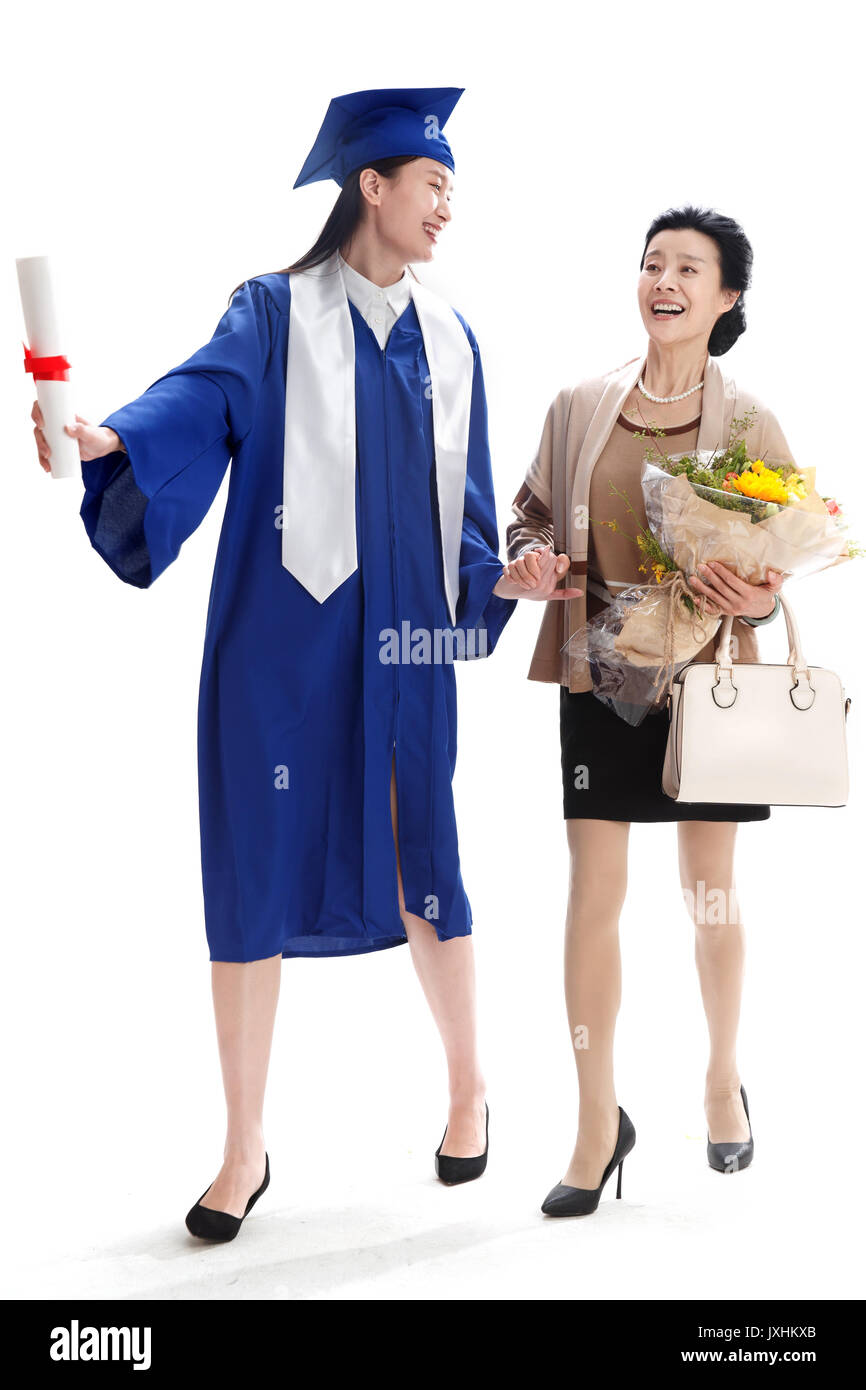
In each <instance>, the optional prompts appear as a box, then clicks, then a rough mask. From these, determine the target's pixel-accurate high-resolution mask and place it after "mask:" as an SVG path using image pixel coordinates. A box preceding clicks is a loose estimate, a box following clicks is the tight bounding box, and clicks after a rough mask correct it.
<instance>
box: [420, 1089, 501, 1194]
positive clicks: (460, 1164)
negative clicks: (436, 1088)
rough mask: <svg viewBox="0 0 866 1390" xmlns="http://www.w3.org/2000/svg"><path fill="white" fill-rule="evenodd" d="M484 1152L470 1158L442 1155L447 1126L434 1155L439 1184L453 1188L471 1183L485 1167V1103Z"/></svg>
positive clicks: (487, 1130)
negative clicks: (442, 1183)
mask: <svg viewBox="0 0 866 1390" xmlns="http://www.w3.org/2000/svg"><path fill="white" fill-rule="evenodd" d="M484 1113H485V1119H484V1152H483V1154H473V1156H472V1157H471V1158H452V1157H451V1155H450V1154H444V1153H442V1151H441V1150H442V1145H443V1144H444V1143H445V1134H447V1133H448V1126H447V1125H446V1126H445V1134H443V1135H442V1138H441V1140H440V1141H439V1148H438V1149H437V1150H436V1153H435V1155H434V1157H435V1160H436V1176H437V1178H438V1179H439V1181H440V1182H444V1183H447V1184H448V1186H449V1187H453V1186H454V1184H455V1183H458V1182H471V1181H472V1179H473V1178H480V1177H481V1174H482V1173H483V1172H484V1169H485V1168H486V1167H487V1150H488V1149H489V1147H490V1111H489V1109H488V1107H487V1101H485V1102H484Z"/></svg>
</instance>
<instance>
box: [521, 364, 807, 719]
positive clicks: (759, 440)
mask: <svg viewBox="0 0 866 1390" xmlns="http://www.w3.org/2000/svg"><path fill="white" fill-rule="evenodd" d="M643 361H644V359H643V357H634V358H632V359H631V361H629V362H627V363H626V364H625V366H623V367H619V368H617V369H616V370H615V371H611V372H606V373H605V374H604V375H603V376H598V377H590V378H588V379H587V380H586V381H582V382H581V383H580V384H579V385H578V386H575V387H564V388H563V390H561V391H560V392H559V393H558V394H557V396H556V397H555V399H554V400H553V402H552V404H551V406H550V409H549V410H548V412H547V419H546V420H545V422H544V429H543V431H542V435H541V443H540V444H539V447H538V453H537V454H536V456H535V458H534V459H533V461H532V463H531V464H530V465H529V468H528V469H527V472H526V478H525V483H524V488H526V487H528V488H529V489H530V490H531V491H532V492H533V493H534V494H535V496H536V497H537V498H539V499H540V501H541V502H542V503H543V504H544V506H545V508H547V509H548V510H549V512H550V513H551V514H552V518H553V526H552V533H551V527H550V524H549V523H545V522H544V521H542V520H541V519H539V518H537V517H533V516H532V508H531V499H529V507H528V508H527V506H526V505H523V506H521V505H520V501H521V500H522V499H523V500H525V498H526V494H525V491H524V488H521V492H520V493H518V497H517V499H515V504H514V506H513V507H512V511H513V512H514V515H515V517H516V520H515V521H513V522H512V523H511V524H510V525H509V526H508V528H507V531H506V547H507V556H508V559H509V560H516V559H517V557H518V555H521V554H522V553H523V551H525V550H530V549H532V548H533V547H534V546H537V545H539V544H543V545H546V544H548V543H549V544H551V545H553V546H554V548H555V551H556V553H557V554H563V553H564V554H566V555H568V556H569V558H570V560H571V570H570V572H569V571H567V572H566V573H565V574H564V575H563V577H562V580H561V581H560V587H562V588H571V587H576V588H580V587H582V586H581V584H580V581H579V579H578V580H576V579H575V576H576V575H577V576H579V575H584V576H585V575H586V567H587V551H588V547H589V482H590V477H591V475H592V470H593V468H594V466H595V463H596V461H597V459H598V457H599V455H600V454H601V452H602V450H603V448H604V446H605V444H606V443H607V440H608V438H609V436H610V434H611V431H612V430H613V427H614V425H615V424H616V419H617V416H618V415H619V413H620V410H621V409H622V407H623V405H624V404H625V402H626V400H627V398H628V395H629V393H630V391H631V390H632V388H633V387H634V385H635V383H636V382H637V379H638V376H639V374H640V370H641V367H642V365H643ZM752 406H756V407H757V410H758V415H757V419H756V421H755V423H754V425H753V427H752V429H750V430H749V432H748V433H747V434H746V435H745V443H746V448H747V449H748V451H749V453H750V454H751V455H752V457H759V458H765V457H766V458H774V459H780V458H783V459H791V460H792V461H793V454H792V453H791V449H790V446H789V444H788V442H787V440H786V439H785V436H784V434H783V433H782V429H781V426H780V425H779V422H778V420H777V419H776V417H775V415H773V413H772V411H770V410H768V409H767V408H766V406H764V405H763V404H762V403H761V402H760V401H759V400H758V399H757V398H756V397H755V396H753V395H752V394H751V393H750V392H748V391H743V390H742V389H741V388H739V387H738V386H737V384H736V383H735V381H734V380H733V378H732V377H728V376H726V375H725V374H724V373H723V372H722V370H721V367H720V366H719V363H718V361H717V360H716V358H714V357H708V358H707V365H706V369H705V371H704V388H703V403H702V406H701V423H700V428H699V430H698V441H697V445H696V448H698V449H717V448H726V447H727V444H728V442H729V439H730V432H731V422H732V420H733V419H734V418H735V417H736V418H737V419H739V418H741V417H742V416H743V415H744V414H745V412H746V411H747V410H748V409H749V408H750V407H752ZM583 587H585V586H583ZM738 621H739V620H738V619H736V618H735V619H734V629H733V630H734V631H736V625H737V622H738ZM585 622H586V593H585V592H584V593H583V594H581V595H580V597H579V598H573V599H564V600H563V599H549V600H548V601H547V603H546V604H545V605H544V614H543V617H542V620H541V629H540V631H539V634H538V641H537V642H536V644H535V651H534V653H533V656H532V661H531V663H530V667H529V674H528V679H529V680H536V681H557V682H558V683H559V684H560V685H567V686H568V689H569V690H571V691H581V690H591V689H592V679H591V676H590V671H589V666H588V663H587V662H586V661H582V660H581V659H580V658H579V657H578V656H577V655H575V654H574V653H572V652H570V651H568V650H566V651H564V652H562V651H561V650H560V649H561V647H562V646H563V645H564V643H565V642H566V641H567V640H568V637H569V636H570V635H571V634H572V633H573V632H575V631H576V630H577V629H578V628H579V627H582V626H583V624H584V623H585ZM752 630H754V629H752Z"/></svg>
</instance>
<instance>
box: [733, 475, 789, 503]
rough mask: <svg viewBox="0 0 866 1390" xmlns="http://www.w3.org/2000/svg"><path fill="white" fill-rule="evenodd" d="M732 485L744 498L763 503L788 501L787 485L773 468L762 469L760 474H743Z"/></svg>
mask: <svg viewBox="0 0 866 1390" xmlns="http://www.w3.org/2000/svg"><path fill="white" fill-rule="evenodd" d="M732 485H733V487H734V488H736V490H737V492H741V493H742V494H743V496H745V497H755V498H757V499H758V500H759V501H761V502H781V503H786V502H787V501H788V493H787V490H786V488H785V484H784V483H783V482H782V480H781V478H780V477H779V476H778V474H777V473H775V472H774V471H773V469H771V468H767V469H763V468H762V470H761V471H759V472H758V473H741V474H740V476H739V477H738V478H734V479H733V483H732Z"/></svg>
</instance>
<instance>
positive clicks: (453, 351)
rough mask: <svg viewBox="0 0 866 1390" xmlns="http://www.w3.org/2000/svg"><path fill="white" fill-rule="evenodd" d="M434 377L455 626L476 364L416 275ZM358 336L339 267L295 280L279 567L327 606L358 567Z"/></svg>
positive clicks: (414, 290) (457, 327) (415, 292)
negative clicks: (356, 482)
mask: <svg viewBox="0 0 866 1390" xmlns="http://www.w3.org/2000/svg"><path fill="white" fill-rule="evenodd" d="M409 286H410V290H411V294H412V299H413V302H414V304H415V310H416V313H417V315H418V322H419V323H420V325H421V334H422V337H423V339H424V351H425V354H426V357H427V364H428V366H429V368H430V382H429V386H428V387H427V389H426V394H427V395H428V396H430V398H431V399H432V409H433V437H434V445H435V460H436V493H437V497H438V501H439V518H440V523H441V536H442V563H443V570H444V575H445V596H446V599H447V602H448V612H449V616H450V619H451V623H452V624H454V623H455V622H456V620H457V619H456V611H457V600H458V596H459V591H460V585H459V564H460V541H461V535H462V530H463V498H464V493H465V488H466V453H467V448H468V443H469V415H470V407H471V402H472V377H473V369H474V357H473V352H472V347H471V345H470V343H469V340H468V338H467V336H466V333H465V332H464V330H463V326H462V324H461V323H460V321H459V319H458V318H457V316H456V314H455V313H454V310H453V309H452V308H451V306H450V305H449V304H447V303H446V302H445V300H443V299H442V298H441V297H440V296H439V295H437V294H434V293H433V291H432V290H429V289H427V288H426V286H424V285H419V284H418V282H417V281H416V280H414V279H412V277H411V276H410V279H409ZM355 465H356V443H355V334H354V327H353V324H352V315H351V311H350V309H349V299H348V296H347V294H346V285H345V280H344V278H343V272H342V269H341V267H340V264H339V258H338V255H337V253H336V252H335V253H334V254H333V256H331V257H330V258H329V259H328V260H327V261H325V262H323V263H322V264H321V265H318V266H314V267H313V268H312V269H311V270H304V271H296V272H293V273H292V275H291V308H290V314H289V346H288V357H287V362H286V429H285V448H284V456H283V512H282V561H283V564H284V566H285V567H286V569H287V570H289V571H290V573H291V574H293V575H294V576H295V578H296V579H297V580H298V581H299V582H300V583H301V584H303V586H304V588H305V589H307V590H309V592H310V593H311V594H312V595H313V597H314V598H316V599H318V601H319V602H320V603H323V602H324V601H325V599H326V598H328V597H329V595H330V594H332V593H333V592H334V590H335V589H336V588H338V587H339V585H340V584H342V583H343V582H344V580H346V579H348V577H349V575H350V574H354V572H355V570H356V569H357V567H358V551H357V538H356V536H355Z"/></svg>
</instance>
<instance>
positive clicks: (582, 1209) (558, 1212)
mask: <svg viewBox="0 0 866 1390" xmlns="http://www.w3.org/2000/svg"><path fill="white" fill-rule="evenodd" d="M634 1141H635V1129H634V1125H633V1124H632V1122H631V1120H630V1119H629V1117H628V1115H627V1114H626V1113H625V1111H624V1110H623V1108H622V1106H620V1107H619V1130H618V1131H617V1136H616V1143H615V1144H614V1148H613V1155H612V1157H611V1160H610V1162H609V1163H608V1165H607V1167H606V1168H605V1170H604V1172H603V1173H602V1175H601V1182H600V1183H599V1185H598V1187H567V1186H566V1185H565V1184H564V1183H561V1182H558V1183H557V1184H556V1187H552V1188H551V1189H550V1191H549V1192H548V1194H547V1196H546V1197H545V1199H544V1201H543V1202H542V1204H541V1210H542V1211H543V1212H544V1214H545V1216H588V1215H589V1214H590V1212H593V1211H595V1209H596V1207H597V1206H598V1203H599V1199H600V1197H601V1190H602V1188H603V1187H604V1185H605V1183H606V1182H607V1180H608V1178H609V1177H610V1175H611V1173H612V1172H613V1170H614V1168H616V1167H619V1174H618V1176H617V1180H616V1195H617V1197H621V1196H622V1165H623V1163H624V1161H625V1157H626V1154H629V1153H631V1151H632V1149H633V1148H634Z"/></svg>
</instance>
